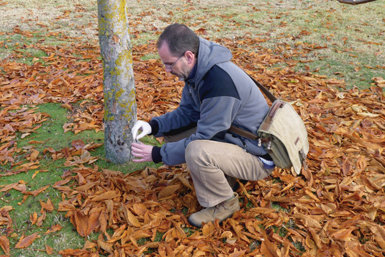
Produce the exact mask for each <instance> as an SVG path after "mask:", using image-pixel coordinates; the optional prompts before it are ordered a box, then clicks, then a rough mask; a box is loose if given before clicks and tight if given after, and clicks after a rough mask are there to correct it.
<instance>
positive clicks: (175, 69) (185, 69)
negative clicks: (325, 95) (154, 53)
mask: <svg viewBox="0 0 385 257" xmlns="http://www.w3.org/2000/svg"><path fill="white" fill-rule="evenodd" d="M158 53H159V56H160V59H161V60H162V62H163V64H164V67H165V69H166V72H170V73H171V74H173V75H175V76H177V77H178V78H179V79H180V80H186V79H187V78H188V76H189V74H190V71H191V68H190V66H189V64H188V61H187V59H186V56H185V54H183V55H182V56H174V55H172V54H171V52H170V49H169V48H168V45H167V43H163V44H162V45H161V47H160V48H159V49H158Z"/></svg>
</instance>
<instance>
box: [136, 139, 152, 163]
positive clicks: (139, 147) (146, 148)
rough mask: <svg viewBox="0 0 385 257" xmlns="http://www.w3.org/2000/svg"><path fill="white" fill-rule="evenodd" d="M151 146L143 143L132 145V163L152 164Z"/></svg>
mask: <svg viewBox="0 0 385 257" xmlns="http://www.w3.org/2000/svg"><path fill="white" fill-rule="evenodd" d="M152 148H153V146H152V145H145V144H143V143H132V145H131V153H132V155H133V156H134V157H135V159H133V160H132V161H133V162H152V161H153V160H152V155H151V154H152Z"/></svg>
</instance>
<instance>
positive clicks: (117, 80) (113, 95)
mask: <svg viewBox="0 0 385 257" xmlns="http://www.w3.org/2000/svg"><path fill="white" fill-rule="evenodd" d="M98 22H99V43H100V51H101V56H102V60H103V69H104V76H103V83H104V147H105V152H106V158H107V159H108V160H109V161H111V162H113V163H125V162H127V161H129V160H130V158H131V144H132V141H133V139H132V134H131V128H132V126H133V124H134V123H135V121H136V102H135V83H134V73H133V69H132V45H131V41H130V36H129V25H128V18H127V8H126V0H98Z"/></svg>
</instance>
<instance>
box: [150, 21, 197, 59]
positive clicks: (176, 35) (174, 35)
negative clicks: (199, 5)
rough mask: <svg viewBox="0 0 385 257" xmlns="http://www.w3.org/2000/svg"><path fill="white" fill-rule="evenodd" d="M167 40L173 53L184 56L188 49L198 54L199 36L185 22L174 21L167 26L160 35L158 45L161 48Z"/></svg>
mask: <svg viewBox="0 0 385 257" xmlns="http://www.w3.org/2000/svg"><path fill="white" fill-rule="evenodd" d="M164 42H166V43H167V45H168V48H169V49H170V52H171V54H172V55H175V56H182V55H183V54H184V53H185V52H186V51H191V52H192V53H193V54H194V55H195V56H197V55H198V50H199V37H198V36H197V34H195V32H194V31H192V30H191V29H190V28H189V27H187V26H186V25H184V24H179V23H174V24H171V25H169V26H167V27H166V28H165V30H164V31H163V32H162V34H161V35H160V36H159V39H158V42H157V43H156V47H157V48H158V49H159V48H160V47H161V46H162V44H163V43H164Z"/></svg>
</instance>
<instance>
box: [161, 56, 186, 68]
mask: <svg viewBox="0 0 385 257" xmlns="http://www.w3.org/2000/svg"><path fill="white" fill-rule="evenodd" d="M183 56H184V53H183V54H182V55H181V56H179V57H178V59H176V61H175V62H172V63H163V64H164V67H165V68H166V69H169V70H172V69H173V68H174V66H175V64H176V63H177V62H178V61H179V59H180V58H182V57H183Z"/></svg>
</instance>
